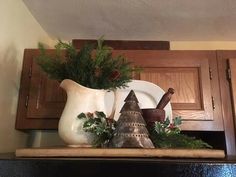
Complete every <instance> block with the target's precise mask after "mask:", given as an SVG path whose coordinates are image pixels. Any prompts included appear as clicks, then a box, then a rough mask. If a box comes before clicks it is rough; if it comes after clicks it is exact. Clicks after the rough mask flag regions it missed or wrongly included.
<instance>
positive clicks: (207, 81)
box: [114, 50, 223, 131]
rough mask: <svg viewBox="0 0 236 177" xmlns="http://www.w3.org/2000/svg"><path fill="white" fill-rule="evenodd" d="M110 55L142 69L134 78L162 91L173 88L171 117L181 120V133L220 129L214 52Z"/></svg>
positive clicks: (142, 52) (141, 52)
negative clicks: (123, 58) (124, 59)
mask: <svg viewBox="0 0 236 177" xmlns="http://www.w3.org/2000/svg"><path fill="white" fill-rule="evenodd" d="M114 52H115V53H116V54H118V53H123V54H124V55H125V56H126V57H127V58H129V59H130V60H131V61H132V62H133V63H134V64H135V65H138V66H141V67H142V68H143V71H142V72H141V73H140V74H139V75H138V76H136V78H137V79H141V80H146V81H150V82H152V83H155V84H157V85H159V86H160V87H161V88H163V89H164V90H165V91H167V90H168V88H169V87H172V88H174V89H175V94H174V95H173V97H172V100H171V104H172V108H173V114H174V115H173V116H174V117H175V116H181V117H182V119H183V120H184V123H183V126H182V129H183V130H208V131H209V130H217V131H219V130H223V126H222V118H221V108H220V104H219V102H220V99H219V98H218V97H217V95H219V85H218V76H217V66H216V55H215V52H207V51H206V52H204V51H131V50H128V51H114ZM212 87H213V88H214V89H213V90H212Z"/></svg>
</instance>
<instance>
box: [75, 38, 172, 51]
mask: <svg viewBox="0 0 236 177" xmlns="http://www.w3.org/2000/svg"><path fill="white" fill-rule="evenodd" d="M86 43H94V44H96V43H97V41H96V40H90V39H73V40H72V44H73V46H75V48H77V49H79V48H81V47H82V46H83V45H84V44H86ZM104 44H106V45H108V46H110V47H112V48H113V49H115V50H170V42H169V41H119V40H105V41H104Z"/></svg>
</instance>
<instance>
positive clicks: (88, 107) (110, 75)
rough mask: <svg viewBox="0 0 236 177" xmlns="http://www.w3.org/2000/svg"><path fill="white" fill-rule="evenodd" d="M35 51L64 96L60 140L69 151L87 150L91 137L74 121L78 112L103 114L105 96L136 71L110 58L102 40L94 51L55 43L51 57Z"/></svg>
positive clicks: (121, 59)
mask: <svg viewBox="0 0 236 177" xmlns="http://www.w3.org/2000/svg"><path fill="white" fill-rule="evenodd" d="M39 48H40V55H39V56H38V57H37V62H38V64H39V65H40V67H41V68H42V69H43V71H45V72H46V73H47V74H48V76H49V77H50V78H52V79H56V80H58V81H60V82H61V84H60V86H61V87H62V88H63V89H64V90H65V91H66V93H67V102H66V105H65V108H64V110H63V112H62V115H61V118H60V120H59V125H58V133H59V135H60V137H61V138H62V139H63V140H64V142H65V143H67V144H68V145H69V146H71V147H88V146H91V144H92V142H93V139H94V136H91V133H88V132H84V131H83V123H84V121H85V120H82V119H77V116H78V115H79V114H80V113H82V112H85V113H87V112H91V113H95V111H99V112H104V113H105V114H107V112H106V110H107V108H106V107H105V95H106V93H107V92H108V91H113V90H115V89H116V88H123V87H126V84H127V83H128V82H130V81H131V78H132V73H133V72H135V71H138V70H139V69H136V68H134V67H133V66H132V65H131V63H130V62H128V61H127V59H126V58H125V57H124V56H121V55H119V56H116V57H114V56H112V49H111V48H110V47H108V46H106V45H103V39H102V38H100V39H99V40H98V43H97V47H95V46H94V45H93V44H87V45H85V46H83V47H82V48H81V49H80V50H77V49H75V48H74V47H73V46H72V44H71V43H65V42H62V41H59V42H58V44H57V45H56V46H55V48H56V54H55V55H49V54H48V53H46V51H45V49H44V46H43V45H42V44H40V45H39ZM114 103H115V100H114ZM114 105H115V104H113V108H112V110H113V111H112V113H113V112H114V111H115V110H114V108H115V107H114ZM111 115H112V114H111ZM107 117H109V116H108V115H107Z"/></svg>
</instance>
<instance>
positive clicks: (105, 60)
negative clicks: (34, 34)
mask: <svg viewBox="0 0 236 177" xmlns="http://www.w3.org/2000/svg"><path fill="white" fill-rule="evenodd" d="M55 48H56V51H57V52H56V54H55V55H54V56H52V55H48V54H46V51H45V48H44V46H43V45H42V44H39V49H40V55H39V57H37V63H38V64H39V65H40V66H41V68H42V69H43V70H44V71H45V72H46V73H47V74H48V75H49V77H50V78H52V79H56V80H58V81H62V80H64V79H71V80H73V81H75V82H77V83H79V84H81V85H83V86H86V87H89V88H94V89H115V88H123V87H126V83H128V82H130V81H131V77H132V73H133V72H137V71H139V69H137V68H133V67H132V66H131V63H130V62H128V61H127V59H126V58H125V57H124V56H121V55H119V56H116V57H113V56H112V48H110V47H108V46H106V45H104V44H103V39H102V38H100V39H99V40H98V43H97V47H96V49H95V46H94V45H93V44H86V45H85V46H84V47H82V48H81V49H80V50H79V51H78V50H77V49H75V48H74V47H73V46H72V44H71V43H65V42H62V41H60V40H59V42H58V44H57V45H56V46H55ZM63 50H64V51H65V52H66V54H65V55H63Z"/></svg>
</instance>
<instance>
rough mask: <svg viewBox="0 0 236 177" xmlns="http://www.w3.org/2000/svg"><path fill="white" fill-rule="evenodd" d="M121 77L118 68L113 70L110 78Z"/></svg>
mask: <svg viewBox="0 0 236 177" xmlns="http://www.w3.org/2000/svg"><path fill="white" fill-rule="evenodd" d="M119 77H120V72H119V71H118V70H114V71H112V73H111V75H110V77H109V79H110V80H116V79H119Z"/></svg>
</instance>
